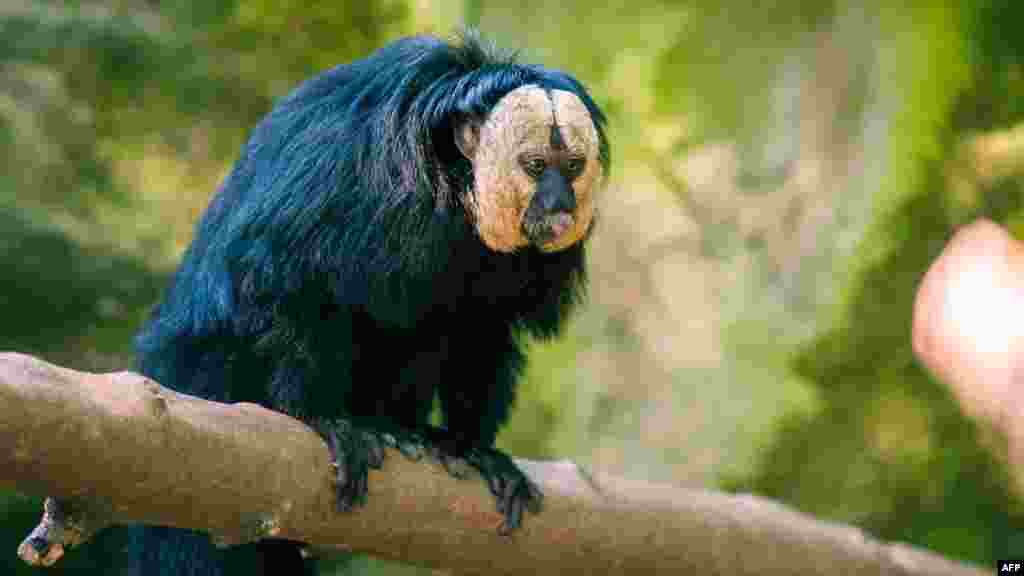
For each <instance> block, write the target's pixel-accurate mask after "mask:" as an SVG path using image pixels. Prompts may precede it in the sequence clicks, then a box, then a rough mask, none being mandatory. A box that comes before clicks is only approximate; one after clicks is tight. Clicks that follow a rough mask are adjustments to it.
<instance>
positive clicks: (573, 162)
mask: <svg viewBox="0 0 1024 576" xmlns="http://www.w3.org/2000/svg"><path fill="white" fill-rule="evenodd" d="M585 164H586V161H585V160H584V159H583V158H579V157H573V158H569V159H568V160H566V161H565V171H566V173H567V174H568V175H569V177H570V178H575V177H577V176H579V175H580V173H581V172H583V166H584V165H585Z"/></svg>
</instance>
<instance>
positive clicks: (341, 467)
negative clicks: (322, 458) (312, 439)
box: [315, 419, 387, 512]
mask: <svg viewBox="0 0 1024 576" xmlns="http://www.w3.org/2000/svg"><path fill="white" fill-rule="evenodd" d="M315 428H316V430H317V431H318V432H319V433H320V435H321V436H323V437H324V439H325V440H326V441H327V447H328V449H329V450H330V453H331V465H332V466H333V467H334V470H335V480H334V483H335V490H336V494H337V500H336V506H337V509H338V511H339V512H347V511H349V510H351V509H353V508H355V507H356V506H359V505H361V504H364V503H365V502H366V494H367V480H368V478H369V472H370V468H374V469H378V470H379V469H380V468H381V466H383V465H384V446H385V445H386V444H387V440H386V439H384V438H383V437H382V435H379V434H378V433H376V432H372V431H369V430H364V429H361V428H358V427H356V426H353V425H352V423H351V422H349V421H348V420H342V419H339V420H325V421H320V422H318V423H317V424H316V426H315Z"/></svg>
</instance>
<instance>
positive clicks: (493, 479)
mask: <svg viewBox="0 0 1024 576" xmlns="http://www.w3.org/2000/svg"><path fill="white" fill-rule="evenodd" d="M469 461H470V463H471V464H472V465H473V466H474V467H475V468H477V469H478V470H479V471H480V473H481V475H482V476H483V477H484V479H485V481H486V482H487V486H488V488H489V489H490V491H491V494H493V495H494V497H495V501H496V505H497V510H498V512H499V513H501V514H502V515H504V516H505V523H504V525H503V526H502V527H501V529H500V532H501V533H502V534H508V533H510V532H512V531H514V530H516V529H517V528H519V526H520V525H521V524H522V517H523V510H529V511H530V512H532V513H534V514H538V513H540V511H541V507H542V503H543V493H542V492H541V491H540V488H538V487H537V486H536V485H535V484H534V483H533V482H532V481H531V480H530V479H529V478H528V477H527V476H526V475H525V474H523V472H522V470H520V469H519V467H518V466H516V465H515V462H513V461H512V459H511V458H509V457H508V456H507V455H505V454H504V453H502V452H499V451H497V450H490V449H476V450H473V451H472V452H471V453H470V458H469Z"/></svg>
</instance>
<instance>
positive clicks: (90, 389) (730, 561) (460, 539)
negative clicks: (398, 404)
mask: <svg viewBox="0 0 1024 576" xmlns="http://www.w3.org/2000/svg"><path fill="white" fill-rule="evenodd" d="M519 463H520V465H521V466H523V468H524V469H525V470H526V471H527V473H528V474H529V475H530V476H531V477H532V478H533V479H534V480H535V481H536V482H537V484H538V485H539V486H540V488H541V489H542V490H543V491H544V493H545V500H544V510H543V511H542V512H541V513H540V514H539V515H528V516H527V517H526V518H525V519H524V525H523V526H522V527H521V528H520V529H519V530H517V531H516V532H514V533H513V534H512V535H510V536H502V535H500V534H499V533H498V530H497V529H498V526H499V525H500V523H501V521H502V517H501V516H500V515H499V514H498V513H497V512H496V510H495V502H494V499H493V497H492V496H491V494H490V493H489V492H488V490H487V488H486V487H485V485H484V483H483V482H481V481H479V480H478V479H475V478H471V479H469V480H467V479H455V478H452V477H451V476H449V475H448V474H447V473H446V472H445V471H444V470H443V468H442V467H441V466H440V465H439V464H435V463H433V462H432V461H431V460H426V459H425V460H421V461H412V460H409V459H407V458H405V457H403V456H401V455H400V454H399V453H397V452H395V451H393V450H389V451H388V455H387V459H386V462H385V464H384V467H383V469H382V470H379V471H377V470H373V471H371V472H370V483H369V492H370V494H369V498H368V502H367V504H366V505H365V506H363V507H361V508H358V509H356V510H355V511H354V512H350V513H344V514H341V513H336V512H334V501H333V498H334V492H333V488H332V484H331V477H332V475H331V474H330V462H329V454H328V450H327V446H326V444H325V443H324V442H323V441H322V440H321V439H320V437H319V436H318V435H317V434H316V433H314V432H313V431H312V430H311V429H310V428H308V427H306V426H305V425H304V424H302V423H301V422H298V421H296V420H293V419H291V418H289V417H287V416H285V415H283V414H279V413H276V412H273V411H270V410H267V409H264V408H261V407H259V406H256V405H253V404H231V405H228V404H222V403H217V402H209V401H205V400H201V399H198V398H194V397H191V396H187V395H184V394H179V393H176V392H173V391H171V390H168V389H166V388H163V387H161V386H159V385H158V384H157V383H155V382H153V381H151V380H148V379H146V378H144V377H142V376H140V375H138V374H135V373H131V372H120V373H112V374H91V373H84V372H76V371H73V370H69V369H66V368H62V367H59V366H56V365H53V364H49V363H47V362H44V361H42V360H39V359H36V358H33V357H30V356H25V355H21V354H13V353H7V354H0V487H10V488H13V489H15V490H18V491H20V492H23V493H28V494H37V495H51V496H55V497H56V500H54V499H50V500H48V501H47V512H48V513H47V515H46V517H45V518H44V521H43V522H42V523H41V524H40V526H39V527H38V528H37V530H36V531H35V532H34V533H33V534H34V535H33V537H32V538H35V539H36V540H35V541H34V542H33V541H31V539H27V540H26V543H24V544H23V546H22V547H21V549H20V553H21V554H22V557H23V558H25V559H26V561H29V562H30V563H37V564H48V563H51V562H52V561H55V560H56V559H57V558H58V557H59V556H60V554H61V552H62V550H63V548H62V546H61V545H63V546H67V547H70V546H73V545H74V544H75V543H77V542H78V541H81V540H82V539H85V538H88V536H89V535H90V534H92V533H95V531H97V530H99V529H102V528H103V527H105V526H108V525H111V524H127V523H148V524H158V525H166V526H176V527H182V528H191V529H198V530H204V531H207V532H210V533H211V534H212V535H213V536H214V538H215V539H216V540H219V541H221V542H225V543H238V542H244V541H250V540H254V539H257V538H260V537H266V536H273V537H282V538H289V539H294V540H300V541H304V542H308V543H310V544H311V545H312V546H314V547H318V548H320V547H322V548H341V549H347V550H354V551H360V552H366V553H369V554H373V555H376V556H379V557H384V558H390V559H397V560H401V561H403V562H407V563H411V564H418V565H422V566H429V567H435V568H446V569H449V570H452V571H454V572H459V573H484V572H486V573H488V574H529V573H540V572H552V571H557V572H558V573H561V574H607V573H666V574H706V575H714V574H728V575H737V574H759V575H765V574H805V575H814V574H822V575H824V574H827V575H829V576H834V575H836V574H936V575H939V574H941V575H947V574H948V575H954V574H955V575H960V574H963V575H967V574H979V575H980V574H983V572H982V571H980V570H978V569H976V568H973V567H970V566H967V565H964V564H960V563H957V562H953V561H950V560H947V559H944V558H942V557H939V556H937V555H935V554H932V553H929V552H925V551H922V550H918V549H914V548H911V547H908V546H905V545H901V544H895V543H883V542H879V541H876V540H873V539H871V538H870V537H868V536H866V535H865V534H864V533H863V532H862V531H861V530H859V529H857V528H854V527H848V526H842V525H837V524H831V523H826V522H821V521H818V520H815V519H813V518H811V517H808V516H806V515H803V514H800V513H797V512H795V511H792V510H790V509H787V508H785V507H784V506H782V505H779V504H776V503H773V502H771V501H768V500H765V499H761V498H758V497H755V496H750V495H728V494H722V493H715V492H711V491H703V490H691V489H681V488H677V487H673V486H667V485H656V484H650V483H646V482H639V481H632V480H626V479H622V478H612V477H605V476H600V475H597V476H594V475H589V474H587V473H586V472H585V471H583V470H581V469H580V468H579V467H578V466H576V465H574V464H572V463H570V462H565V461H562V462H529V461H519ZM40 538H43V539H50V540H51V541H52V544H54V546H53V547H52V548H51V549H50V550H49V551H44V550H41V548H40Z"/></svg>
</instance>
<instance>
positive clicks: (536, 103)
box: [455, 85, 603, 252]
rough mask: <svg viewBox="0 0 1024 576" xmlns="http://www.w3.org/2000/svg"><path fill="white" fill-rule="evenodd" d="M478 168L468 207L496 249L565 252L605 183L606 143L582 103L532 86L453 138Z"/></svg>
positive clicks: (582, 231)
mask: <svg viewBox="0 0 1024 576" xmlns="http://www.w3.org/2000/svg"><path fill="white" fill-rule="evenodd" d="M455 140H456V144H457V145H458V147H459V150H461V151H462V153H463V154H464V155H465V156H466V157H467V158H469V159H470V161H472V163H473V177H474V190H473V193H472V195H471V197H470V199H469V206H470V209H471V210H472V212H473V216H474V219H475V222H476V228H477V233H478V234H479V235H480V238H481V239H482V240H483V242H484V243H485V244H486V245H487V246H488V247H489V248H491V249H492V250H495V251H498V252H512V251H514V250H516V249H517V248H520V247H523V246H529V245H532V246H536V247H537V248H539V249H540V250H542V251H545V252H554V251H557V250H563V249H565V248H568V247H569V246H572V245H573V244H575V243H576V242H578V241H579V240H580V239H582V238H583V237H584V236H586V234H587V230H588V229H589V228H590V224H591V222H592V220H593V217H594V201H595V198H594V195H595V193H596V192H597V191H598V189H599V188H600V186H601V184H602V180H603V173H602V168H601V163H600V161H599V159H598V152H599V148H600V143H599V140H598V134H597V129H596V128H595V127H594V123H593V121H592V120H591V118H590V113H589V112H588V111H587V108H586V106H585V105H584V104H583V102H582V101H581V100H580V99H579V97H578V96H576V95H575V94H573V93H571V92H566V91H562V90H550V91H548V90H544V89H543V88H540V87H538V86H534V85H529V86H523V87H520V88H517V89H516V90H513V91H512V92H509V93H508V94H507V95H505V97H504V98H502V99H501V100H500V101H499V102H498V104H497V105H495V107H494V108H493V109H492V110H491V112H490V114H489V115H488V116H487V118H486V119H485V120H484V121H483V123H476V122H472V121H471V122H467V123H466V124H464V125H463V126H461V127H460V128H459V129H458V130H457V131H456V134H455Z"/></svg>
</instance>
